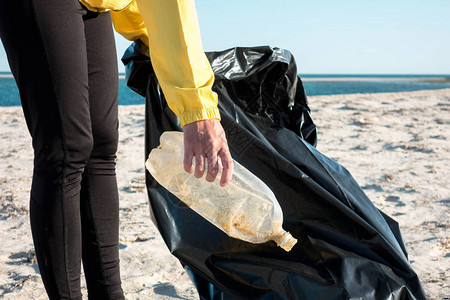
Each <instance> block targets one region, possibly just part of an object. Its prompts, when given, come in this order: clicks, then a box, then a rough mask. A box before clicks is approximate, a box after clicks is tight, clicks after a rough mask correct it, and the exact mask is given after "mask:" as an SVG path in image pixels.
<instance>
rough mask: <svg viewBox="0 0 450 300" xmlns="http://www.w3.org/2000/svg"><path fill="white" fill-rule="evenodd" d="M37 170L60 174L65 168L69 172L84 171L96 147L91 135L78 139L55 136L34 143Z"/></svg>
mask: <svg viewBox="0 0 450 300" xmlns="http://www.w3.org/2000/svg"><path fill="white" fill-rule="evenodd" d="M33 146H34V150H35V167H34V169H35V171H38V172H45V173H48V174H50V173H56V174H59V173H61V172H62V170H63V169H66V170H67V171H68V172H69V173H79V172H82V171H83V169H84V167H85V166H86V163H87V161H88V160H89V157H90V155H91V153H92V150H93V148H94V140H93V138H92V136H91V135H86V136H79V137H77V138H76V139H67V138H66V139H64V138H62V137H61V138H60V137H53V138H51V139H44V140H42V139H41V140H39V141H38V142H36V143H34V142H33Z"/></svg>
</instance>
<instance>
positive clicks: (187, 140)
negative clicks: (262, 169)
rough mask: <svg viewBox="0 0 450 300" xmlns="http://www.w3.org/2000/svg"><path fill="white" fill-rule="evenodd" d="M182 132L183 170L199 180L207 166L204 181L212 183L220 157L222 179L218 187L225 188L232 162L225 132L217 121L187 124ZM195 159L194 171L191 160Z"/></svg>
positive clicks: (230, 173) (229, 177)
mask: <svg viewBox="0 0 450 300" xmlns="http://www.w3.org/2000/svg"><path fill="white" fill-rule="evenodd" d="M183 130H184V161H183V163H184V170H185V171H186V172H188V173H192V172H194V176H195V177H197V178H201V177H202V176H203V174H204V172H205V164H207V165H208V170H207V173H206V180H207V181H209V182H213V181H214V180H215V179H216V177H217V174H218V173H219V168H220V167H219V161H218V158H219V157H220V159H221V162H222V167H223V169H222V177H221V178H220V185H221V186H222V187H224V186H226V185H227V184H228V182H229V181H230V179H231V176H232V173H233V160H232V158H231V155H230V151H229V150H228V143H227V139H226V136H225V132H224V130H223V128H222V125H221V124H220V122H219V120H217V119H210V120H201V121H196V122H193V123H190V124H187V125H185V126H184V128H183ZM194 157H195V162H196V163H195V170H194V167H193V165H192V159H193V158H194Z"/></svg>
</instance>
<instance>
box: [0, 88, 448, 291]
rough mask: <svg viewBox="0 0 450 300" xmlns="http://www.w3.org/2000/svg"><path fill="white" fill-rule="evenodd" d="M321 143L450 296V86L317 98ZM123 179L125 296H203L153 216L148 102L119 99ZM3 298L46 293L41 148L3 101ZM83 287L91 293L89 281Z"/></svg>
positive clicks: (426, 276)
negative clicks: (37, 159) (33, 191)
mask: <svg viewBox="0 0 450 300" xmlns="http://www.w3.org/2000/svg"><path fill="white" fill-rule="evenodd" d="M309 102H310V107H311V109H312V116H313V119H314V120H315V123H316V124H317V126H318V128H319V141H318V146H317V148H318V149H319V150H320V151H321V152H322V153H324V154H325V155H327V156H329V157H331V158H333V159H335V160H337V161H338V162H339V163H340V164H342V165H344V166H345V167H346V168H347V169H348V170H349V171H350V172H351V173H352V175H353V176H354V177H355V179H356V180H357V181H358V183H359V184H360V185H361V186H362V187H363V189H364V190H365V192H366V193H367V194H368V196H369V198H370V199H371V200H372V201H373V202H374V204H375V205H376V206H377V207H378V208H380V209H381V210H383V211H384V212H385V213H387V214H388V215H390V216H391V217H393V218H394V219H395V220H396V221H397V222H399V224H400V227H401V230H402V234H403V238H404V240H405V243H406V247H407V250H408V252H409V259H410V260H411V264H412V266H413V268H414V270H415V271H416V272H417V273H418V275H419V278H420V279H421V281H422V283H423V285H424V288H425V290H426V292H427V294H428V296H429V298H430V299H445V298H446V299H448V298H449V297H450V235H449V232H450V231H449V228H450V219H449V211H450V209H449V205H450V192H449V186H450V179H449V176H450V160H449V158H450V89H444V90H434V91H418V92H407V93H386V94H354V95H336V96H315V97H309ZM119 113H120V122H121V123H120V143H119V152H118V160H117V174H118V176H117V178H118V183H119V192H120V218H121V224H120V257H121V268H122V269H121V272H122V281H123V288H124V291H125V293H126V298H127V299H197V298H198V296H197V293H196V291H195V289H194V287H193V285H192V283H191V282H190V279H189V278H188V276H187V274H186V273H185V272H184V270H183V268H182V267H181V265H180V263H179V262H178V261H177V260H176V259H175V258H174V257H172V255H171V254H170V253H169V251H168V250H167V247H166V246H165V244H164V242H163V240H162V238H161V237H160V235H159V233H158V231H157V229H156V227H155V226H154V225H153V223H152V222H151V219H150V217H149V206H148V202H147V194H146V192H145V179H144V106H142V105H140V106H120V110H119ZM0 124H1V129H0V137H1V143H0V234H1V246H0V299H14V300H20V299H47V297H46V295H45V292H44V287H43V284H42V282H41V279H40V275H39V270H38V267H37V263H36V258H35V254H34V249H33V244H32V239H31V230H30V222H29V210H28V201H29V199H28V198H29V189H30V185H31V174H32V165H33V152H32V148H31V139H30V137H29V134H28V131H27V128H26V125H25V121H24V118H23V114H22V111H21V108H20V107H2V108H0ZM82 284H83V287H82V289H83V293H84V295H86V288H85V283H84V280H83V282H82Z"/></svg>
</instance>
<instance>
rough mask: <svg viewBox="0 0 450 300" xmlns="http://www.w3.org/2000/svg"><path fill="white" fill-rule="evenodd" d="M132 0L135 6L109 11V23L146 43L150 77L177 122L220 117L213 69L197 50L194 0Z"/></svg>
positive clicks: (200, 43) (197, 25) (200, 47)
mask: <svg viewBox="0 0 450 300" xmlns="http://www.w3.org/2000/svg"><path fill="white" fill-rule="evenodd" d="M136 2H137V5H138V8H139V10H137V8H136V6H135V4H132V5H130V6H129V7H128V8H127V9H125V10H124V11H122V12H119V13H117V12H113V13H112V16H113V21H114V25H115V28H116V30H117V31H118V32H119V33H121V34H122V35H123V36H124V37H126V38H128V39H130V40H136V39H141V40H142V41H143V42H144V43H145V44H147V45H148V46H149V50H150V58H151V60H152V64H153V68H154V70H155V73H156V76H157V77H158V80H159V83H160V84H161V88H162V89H163V92H164V95H165V96H166V99H167V102H168V105H169V107H170V108H171V109H172V110H173V112H174V113H175V114H176V115H177V116H178V118H179V119H180V122H181V125H182V126H184V125H186V124H189V123H192V122H195V121H199V120H205V119H214V118H216V119H220V114H219V110H218V108H217V95H216V94H215V93H214V92H213V91H212V89H211V88H212V84H213V82H214V74H213V72H212V69H211V66H210V64H209V62H208V59H207V58H206V56H205V53H204V52H203V49H202V42H201V37H200V29H199V24H198V18H197V12H196V10H195V3H194V0H136ZM119 15H120V16H119ZM142 20H143V22H145V26H144V23H143V22H142ZM145 27H146V29H147V32H148V42H147V41H145V34H144V35H143V32H144V31H143V30H144V29H145Z"/></svg>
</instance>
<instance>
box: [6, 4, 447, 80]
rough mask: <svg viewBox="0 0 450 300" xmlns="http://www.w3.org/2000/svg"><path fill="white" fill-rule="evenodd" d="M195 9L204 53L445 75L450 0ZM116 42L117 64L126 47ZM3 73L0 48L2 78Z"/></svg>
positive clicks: (313, 67) (343, 70)
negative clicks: (275, 55)
mask: <svg viewBox="0 0 450 300" xmlns="http://www.w3.org/2000/svg"><path fill="white" fill-rule="evenodd" d="M196 6H197V11H198V15H199V20H200V27H201V32H202V39H203V47H204V49H205V50H206V51H209V50H223V49H227V48H230V47H234V46H257V45H270V46H273V47H280V48H284V49H288V50H290V51H291V52H292V53H293V54H294V57H295V58H296V61H297V65H298V69H299V72H300V73H305V74H306V73H325V74H372V73H375V74H450V57H449V56H450V18H449V17H448V16H449V12H450V1H448V0H427V1H423V0H421V1H418V0H376V1H374V0H372V1H367V0H366V1H364V0H347V1H336V0H281V1H274V0H272V1H268V0H197V1H196ZM116 40H117V48H118V56H119V57H120V56H122V54H123V52H124V50H125V49H126V47H127V46H128V45H129V44H130V42H128V41H126V40H124V39H123V38H121V37H119V36H117V38H116ZM119 68H120V70H121V71H122V70H123V67H122V65H121V64H120V63H119ZM8 69H9V68H8V66H7V62H6V57H5V53H4V50H3V48H0V71H8Z"/></svg>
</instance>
